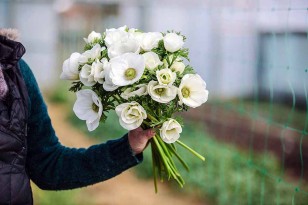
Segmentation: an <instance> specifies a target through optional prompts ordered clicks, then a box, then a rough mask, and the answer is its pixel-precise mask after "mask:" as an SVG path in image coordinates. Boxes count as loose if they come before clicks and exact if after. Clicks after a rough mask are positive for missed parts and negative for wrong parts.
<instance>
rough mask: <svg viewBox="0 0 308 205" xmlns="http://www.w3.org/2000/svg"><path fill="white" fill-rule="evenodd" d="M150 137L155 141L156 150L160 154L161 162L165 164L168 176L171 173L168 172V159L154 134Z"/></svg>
mask: <svg viewBox="0 0 308 205" xmlns="http://www.w3.org/2000/svg"><path fill="white" fill-rule="evenodd" d="M152 139H153V141H154V142H155V145H156V147H157V150H158V152H159V154H160V158H161V159H162V161H163V164H164V165H165V168H166V171H167V174H168V176H170V174H171V173H170V167H169V165H168V162H167V160H168V159H167V158H166V155H165V154H164V152H163V150H162V148H161V146H160V144H159V142H158V141H157V139H156V136H154V137H153V138H152Z"/></svg>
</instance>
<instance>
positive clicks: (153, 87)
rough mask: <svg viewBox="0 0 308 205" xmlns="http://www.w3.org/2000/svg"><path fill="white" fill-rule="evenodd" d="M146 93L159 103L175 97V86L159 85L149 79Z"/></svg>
mask: <svg viewBox="0 0 308 205" xmlns="http://www.w3.org/2000/svg"><path fill="white" fill-rule="evenodd" d="M148 93H149V95H150V96H151V97H152V99H153V100H155V101H157V102H160V103H168V102H170V101H171V100H173V99H174V98H175V97H176V93H177V87H175V86H174V85H160V84H159V83H158V82H157V81H153V80H152V81H150V82H149V84H148Z"/></svg>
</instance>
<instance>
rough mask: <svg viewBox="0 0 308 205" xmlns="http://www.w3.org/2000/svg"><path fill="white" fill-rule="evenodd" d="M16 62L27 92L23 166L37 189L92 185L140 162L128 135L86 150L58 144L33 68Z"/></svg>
mask: <svg viewBox="0 0 308 205" xmlns="http://www.w3.org/2000/svg"><path fill="white" fill-rule="evenodd" d="M19 65H20V69H21V73H22V75H23V78H24V80H25V83H26V86H27V89H28V95H29V112H30V115H29V120H28V136H27V145H28V155H27V162H26V169H27V172H28V175H29V176H30V178H31V180H32V181H33V182H34V183H35V184H37V185H38V186H39V187H40V188H42V189H48V190H63V189H73V188H78V187H83V186H87V185H91V184H94V183H97V182H100V181H104V180H107V179H109V178H112V177H114V176H116V175H118V174H120V173H121V172H123V171H124V170H126V169H128V168H130V167H132V166H134V165H136V164H138V163H140V162H141V161H142V154H139V155H136V156H134V155H133V153H132V150H131V147H130V145H129V142H128V137H127V134H126V135H124V136H123V137H122V138H119V139H117V140H111V141H108V142H106V143H103V144H98V145H93V146H91V147H89V148H87V149H85V148H80V149H76V148H68V147H65V146H63V145H61V144H60V143H59V141H58V138H57V136H56V134H55V131H54V129H53V127H52V124H51V120H50V118H49V115H48V112H47V106H46V104H45V103H44V100H43V97H42V95H41V92H40V90H39V87H38V85H37V83H36V80H35V77H34V75H33V73H32V71H31V70H30V68H29V67H28V65H27V64H26V63H25V62H24V61H22V60H21V61H20V62H19ZM68 137H72V138H73V137H74V136H68Z"/></svg>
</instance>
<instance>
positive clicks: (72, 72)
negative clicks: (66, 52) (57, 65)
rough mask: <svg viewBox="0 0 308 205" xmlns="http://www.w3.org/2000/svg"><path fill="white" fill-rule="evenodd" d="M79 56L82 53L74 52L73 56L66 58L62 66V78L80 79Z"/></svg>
mask: <svg viewBox="0 0 308 205" xmlns="http://www.w3.org/2000/svg"><path fill="white" fill-rule="evenodd" d="M79 57H80V53H77V52H75V53H72V54H71V56H70V57H69V58H68V59H66V60H65V61H64V63H63V66H62V70H63V71H62V73H61V76H60V78H61V79H62V80H78V79H79V70H78V68H79V63H78V62H79Z"/></svg>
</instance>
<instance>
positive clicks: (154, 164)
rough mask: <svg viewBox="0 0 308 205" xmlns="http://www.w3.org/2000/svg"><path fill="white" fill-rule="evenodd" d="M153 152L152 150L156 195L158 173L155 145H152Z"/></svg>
mask: <svg viewBox="0 0 308 205" xmlns="http://www.w3.org/2000/svg"><path fill="white" fill-rule="evenodd" d="M151 150H152V164H153V167H152V169H153V175H154V188H155V193H157V191H158V189H157V173H156V167H157V166H156V165H157V164H156V159H155V148H154V144H153V143H151Z"/></svg>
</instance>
